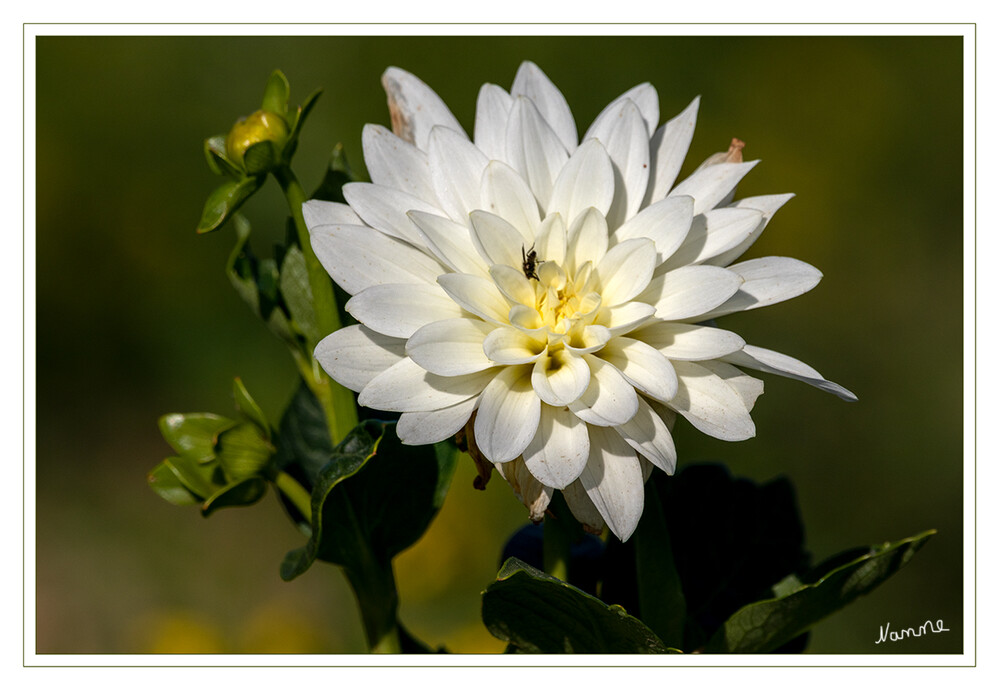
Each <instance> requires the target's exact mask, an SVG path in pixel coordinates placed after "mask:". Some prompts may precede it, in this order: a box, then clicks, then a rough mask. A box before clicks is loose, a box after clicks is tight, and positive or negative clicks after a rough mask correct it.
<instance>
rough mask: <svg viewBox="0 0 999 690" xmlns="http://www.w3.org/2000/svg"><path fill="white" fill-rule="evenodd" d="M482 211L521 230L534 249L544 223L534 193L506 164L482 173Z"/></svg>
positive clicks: (495, 163)
mask: <svg viewBox="0 0 999 690" xmlns="http://www.w3.org/2000/svg"><path fill="white" fill-rule="evenodd" d="M480 196H481V199H482V208H483V209H484V210H486V211H489V212H490V213H494V214H496V215H497V216H499V217H500V218H503V219H504V220H506V221H507V222H508V223H510V225H512V226H513V227H515V228H517V232H519V233H520V234H521V235H522V236H523V238H524V243H525V244H527V245H528V246H530V244H531V243H532V242H534V236H535V234H536V233H537V230H538V224H539V223H540V222H541V215H540V214H539V212H538V202H537V200H536V199H535V198H534V193H533V192H532V191H531V188H530V187H529V186H528V184H527V182H525V181H524V178H522V177H521V176H520V175H519V174H518V173H517V171H516V170H514V169H513V168H511V167H510V166H509V165H507V164H506V163H503V162H502V161H491V162H490V163H489V165H488V166H486V171H485V172H484V173H482V189H481V191H480Z"/></svg>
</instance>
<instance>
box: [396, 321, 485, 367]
mask: <svg viewBox="0 0 999 690" xmlns="http://www.w3.org/2000/svg"><path fill="white" fill-rule="evenodd" d="M493 328H495V326H493V325H492V324H489V323H486V322H485V321H480V320H479V319H445V320H444V321H435V322H433V323H428V324H427V325H426V326H424V327H423V328H421V329H420V330H418V331H417V332H416V333H414V334H413V335H412V337H410V339H409V341H408V342H407V343H406V354H407V355H409V356H410V357H412V358H413V361H414V362H416V363H417V364H419V365H420V366H421V367H423V368H424V369H426V370H427V371H429V372H430V373H431V374H438V375H440V376H461V375H462V374H473V373H475V372H477V371H482V370H484V369H488V368H489V367H492V366H495V364H494V363H493V362H492V361H491V360H490V359H489V358H488V357H486V353H485V352H483V351H482V341H483V340H485V339H486V336H487V335H488V334H489V332H490V331H492V330H493Z"/></svg>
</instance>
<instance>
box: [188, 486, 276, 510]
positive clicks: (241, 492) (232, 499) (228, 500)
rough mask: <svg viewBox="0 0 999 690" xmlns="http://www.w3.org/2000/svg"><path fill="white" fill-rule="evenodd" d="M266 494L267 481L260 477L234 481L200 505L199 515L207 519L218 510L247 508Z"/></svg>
mask: <svg viewBox="0 0 999 690" xmlns="http://www.w3.org/2000/svg"><path fill="white" fill-rule="evenodd" d="M265 493H267V480H266V479H263V478H261V477H248V478H247V479H242V480H239V481H235V482H233V483H232V484H227V485H226V486H224V487H222V488H221V489H219V490H218V491H217V492H215V493H214V494H212V495H211V496H209V497H208V498H207V499H206V500H205V502H204V503H203V504H201V514H202V515H204V516H205V517H208V516H209V515H211V514H212V513H214V512H215V511H216V510H218V509H219V508H230V507H235V506H248V505H252V504H254V503H256V502H257V501H259V500H260V499H261V498H262V497H263V495H264V494H265Z"/></svg>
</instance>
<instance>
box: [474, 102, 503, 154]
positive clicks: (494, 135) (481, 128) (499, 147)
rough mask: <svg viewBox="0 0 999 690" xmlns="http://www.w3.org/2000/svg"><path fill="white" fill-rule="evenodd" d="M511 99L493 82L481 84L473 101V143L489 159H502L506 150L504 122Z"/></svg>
mask: <svg viewBox="0 0 999 690" xmlns="http://www.w3.org/2000/svg"><path fill="white" fill-rule="evenodd" d="M512 107H513V99H512V98H511V97H510V94H508V93H507V92H506V91H504V90H503V89H502V88H501V87H499V86H496V85H495V84H483V85H482V88H481V89H479V98H478V100H477V101H476V103H475V134H474V138H475V145H476V146H477V147H478V148H479V150H480V151H482V152H483V153H484V154H486V156H487V157H488V158H490V159H493V160H496V159H503V158H505V157H506V156H505V152H506V123H507V120H508V119H509V118H510V109H511V108H512Z"/></svg>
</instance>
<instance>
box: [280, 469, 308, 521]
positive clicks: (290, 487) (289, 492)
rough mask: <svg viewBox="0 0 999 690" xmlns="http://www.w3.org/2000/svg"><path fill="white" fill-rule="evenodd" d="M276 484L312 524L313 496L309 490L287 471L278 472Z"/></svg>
mask: <svg viewBox="0 0 999 690" xmlns="http://www.w3.org/2000/svg"><path fill="white" fill-rule="evenodd" d="M274 486H276V487H277V489H278V491H280V492H281V493H282V494H284V495H285V498H287V499H288V500H289V501H291V503H292V505H294V506H295V508H297V509H298V512H300V513H301V514H302V517H304V518H305V521H306V522H308V523H309V524H312V496H310V495H309V492H308V491H306V490H305V488H304V487H303V486H302V485H301V484H299V483H298V481H297V480H296V479H295V478H294V477H292V476H291V475H290V474H288V473H287V472H278V473H277V474H276V475H275V476H274Z"/></svg>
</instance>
